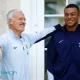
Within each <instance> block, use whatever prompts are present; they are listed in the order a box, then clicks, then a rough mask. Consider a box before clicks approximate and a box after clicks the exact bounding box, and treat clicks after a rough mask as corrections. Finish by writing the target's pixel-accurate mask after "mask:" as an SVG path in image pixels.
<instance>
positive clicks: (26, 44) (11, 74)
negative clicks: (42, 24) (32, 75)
mask: <svg viewBox="0 0 80 80" xmlns="http://www.w3.org/2000/svg"><path fill="white" fill-rule="evenodd" d="M7 21H8V25H9V30H8V32H7V33H5V34H3V35H2V36H1V37H0V47H1V51H2V60H1V61H0V68H1V69H0V74H1V75H2V80H30V79H29V68H28V62H29V61H28V57H29V50H30V47H31V46H32V45H33V44H34V43H35V42H37V41H39V40H41V39H43V38H45V37H46V36H47V35H48V34H50V33H52V32H53V31H55V30H56V29H55V27H50V28H46V29H44V30H43V31H41V32H39V33H34V34H25V33H22V32H23V31H24V29H25V24H26V18H25V16H24V14H23V12H22V11H21V10H11V11H10V12H9V13H8V14H7ZM59 26H60V25H57V27H56V28H58V27H59Z"/></svg>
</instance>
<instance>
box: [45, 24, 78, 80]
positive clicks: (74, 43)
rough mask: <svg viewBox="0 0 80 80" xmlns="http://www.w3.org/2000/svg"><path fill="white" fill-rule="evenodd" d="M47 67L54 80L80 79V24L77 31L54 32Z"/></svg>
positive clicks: (63, 30) (49, 46) (49, 45)
mask: <svg viewBox="0 0 80 80" xmlns="http://www.w3.org/2000/svg"><path fill="white" fill-rule="evenodd" d="M47 69H48V71H50V72H51V73H52V74H53V75H54V80H80V25H78V26H77V29H76V30H75V31H67V30H66V28H65V27H64V28H63V29H62V30H60V31H58V32H56V33H55V34H53V36H52V38H51V40H50V42H49V44H48V50H47Z"/></svg>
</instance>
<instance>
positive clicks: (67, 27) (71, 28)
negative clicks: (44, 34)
mask: <svg viewBox="0 0 80 80" xmlns="http://www.w3.org/2000/svg"><path fill="white" fill-rule="evenodd" d="M77 26H78V24H76V25H75V26H66V29H67V30H68V31H75V30H76V28H77Z"/></svg>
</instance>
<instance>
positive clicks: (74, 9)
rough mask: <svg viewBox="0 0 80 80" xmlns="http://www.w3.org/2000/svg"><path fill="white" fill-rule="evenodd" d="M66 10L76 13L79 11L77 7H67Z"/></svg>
mask: <svg viewBox="0 0 80 80" xmlns="http://www.w3.org/2000/svg"><path fill="white" fill-rule="evenodd" d="M64 12H66V13H68V12H70V13H71V12H74V13H76V12H78V11H77V9H76V8H65V10H64Z"/></svg>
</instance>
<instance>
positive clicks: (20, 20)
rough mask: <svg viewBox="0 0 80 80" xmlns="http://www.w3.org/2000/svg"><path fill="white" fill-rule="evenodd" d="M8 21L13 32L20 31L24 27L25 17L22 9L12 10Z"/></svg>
mask: <svg viewBox="0 0 80 80" xmlns="http://www.w3.org/2000/svg"><path fill="white" fill-rule="evenodd" d="M8 22H9V25H10V26H9V27H10V29H12V30H13V31H14V32H18V33H21V32H23V31H24V29H25V24H26V19H25V16H24V14H23V13H22V11H16V12H14V13H13V16H12V18H10V19H9V20H8Z"/></svg>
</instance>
